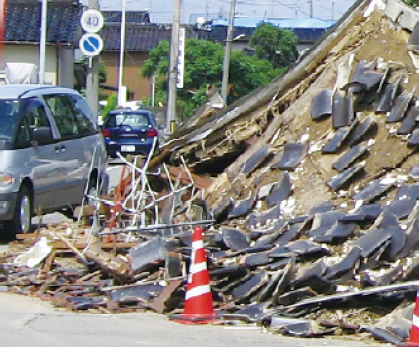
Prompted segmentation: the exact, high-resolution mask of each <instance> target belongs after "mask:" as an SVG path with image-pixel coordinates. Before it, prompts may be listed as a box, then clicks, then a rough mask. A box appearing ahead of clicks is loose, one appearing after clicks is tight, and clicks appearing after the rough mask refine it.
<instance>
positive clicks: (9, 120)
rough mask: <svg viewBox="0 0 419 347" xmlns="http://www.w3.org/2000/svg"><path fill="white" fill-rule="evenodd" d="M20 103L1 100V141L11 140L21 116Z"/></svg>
mask: <svg viewBox="0 0 419 347" xmlns="http://www.w3.org/2000/svg"><path fill="white" fill-rule="evenodd" d="M18 111H19V101H17V100H0V140H10V139H11V138H12V135H13V131H14V128H15V126H16V117H17V115H18V114H19V112H18Z"/></svg>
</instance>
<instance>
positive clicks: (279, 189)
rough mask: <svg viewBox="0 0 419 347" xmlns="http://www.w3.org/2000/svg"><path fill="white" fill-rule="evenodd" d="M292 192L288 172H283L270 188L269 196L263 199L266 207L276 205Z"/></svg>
mask: <svg viewBox="0 0 419 347" xmlns="http://www.w3.org/2000/svg"><path fill="white" fill-rule="evenodd" d="M291 192H292V184H291V180H290V176H289V174H288V172H284V175H283V176H282V179H281V182H279V183H277V184H275V186H274V187H273V188H272V190H271V192H270V194H269V196H267V197H266V199H265V201H266V203H267V205H268V207H269V208H270V207H272V206H275V205H278V204H279V203H280V202H281V201H283V200H285V199H287V198H288V197H289V196H290V194H291Z"/></svg>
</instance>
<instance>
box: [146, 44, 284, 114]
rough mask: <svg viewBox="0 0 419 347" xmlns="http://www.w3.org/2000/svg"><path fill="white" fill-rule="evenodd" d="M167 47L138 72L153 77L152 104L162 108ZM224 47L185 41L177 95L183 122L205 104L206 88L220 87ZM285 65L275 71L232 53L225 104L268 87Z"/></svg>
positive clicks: (262, 61) (154, 52) (162, 46)
mask: <svg viewBox="0 0 419 347" xmlns="http://www.w3.org/2000/svg"><path fill="white" fill-rule="evenodd" d="M169 52H170V47H169V43H168V42H167V41H160V43H159V45H158V46H157V47H156V48H155V49H154V50H152V51H151V52H150V57H149V59H148V60H147V61H146V62H145V64H144V66H143V69H142V71H141V74H142V76H144V77H147V78H151V77H152V76H153V75H154V76H155V81H156V83H155V89H156V92H155V103H156V104H158V103H163V104H166V91H167V78H168V73H169ZM223 61H224V47H223V46H222V45H221V44H218V43H214V42H211V41H206V40H196V39H187V40H186V43H185V70H184V88H183V89H180V90H178V92H177V107H179V108H181V109H182V110H183V116H184V118H187V117H189V116H191V115H192V114H193V113H194V111H195V110H196V109H197V107H199V106H201V105H203V104H204V103H205V102H206V100H207V95H206V92H207V87H208V86H209V85H210V86H215V87H216V88H220V87H221V82H222V74H223ZM284 66H285V65H280V68H279V69H275V68H274V67H273V66H272V65H271V63H270V62H269V61H267V60H265V59H260V58H258V57H255V56H249V55H247V54H246V53H244V52H243V51H233V52H232V54H231V59H230V69H229V85H230V93H229V96H228V102H229V103H230V102H233V101H235V100H236V99H238V98H240V97H241V96H243V95H245V94H247V93H249V92H251V91H252V90H254V89H255V88H258V87H260V86H264V85H266V84H268V83H269V82H270V81H271V80H272V79H273V78H275V77H277V76H278V75H279V74H280V73H281V72H282V68H283V67H284Z"/></svg>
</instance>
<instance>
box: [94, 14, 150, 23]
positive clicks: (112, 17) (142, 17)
mask: <svg viewBox="0 0 419 347" xmlns="http://www.w3.org/2000/svg"><path fill="white" fill-rule="evenodd" d="M101 13H102V15H103V18H104V20H105V23H121V22H122V12H121V11H101ZM125 23H137V24H138V23H150V14H149V13H148V12H147V11H125Z"/></svg>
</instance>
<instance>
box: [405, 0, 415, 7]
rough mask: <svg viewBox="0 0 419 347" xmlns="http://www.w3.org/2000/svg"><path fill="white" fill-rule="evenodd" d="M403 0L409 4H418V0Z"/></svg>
mask: <svg viewBox="0 0 419 347" xmlns="http://www.w3.org/2000/svg"><path fill="white" fill-rule="evenodd" d="M403 2H404V3H406V4H407V5H410V6H419V0H404V1H403Z"/></svg>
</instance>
